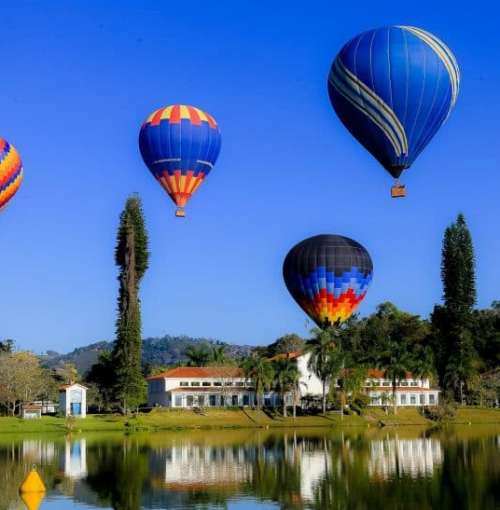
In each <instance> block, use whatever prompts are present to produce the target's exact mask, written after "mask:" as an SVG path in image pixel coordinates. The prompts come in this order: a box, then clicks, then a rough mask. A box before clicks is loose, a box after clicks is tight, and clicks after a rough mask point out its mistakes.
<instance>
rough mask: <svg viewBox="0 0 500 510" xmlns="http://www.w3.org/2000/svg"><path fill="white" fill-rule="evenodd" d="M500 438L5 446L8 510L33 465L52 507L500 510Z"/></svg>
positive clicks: (1, 476)
mask: <svg viewBox="0 0 500 510" xmlns="http://www.w3.org/2000/svg"><path fill="white" fill-rule="evenodd" d="M499 432H500V431H499V429H498V428H497V429H489V430H485V429H480V428H476V429H471V428H468V429H455V430H447V431H443V432H429V431H415V430H410V429H400V430H395V431H386V430H381V431H380V430H358V431H355V430H353V431H350V432H344V433H342V432H338V431H333V432H332V431H329V432H326V433H325V432H324V431H320V430H314V431H308V430H301V431H295V432H293V431H289V432H278V431H275V432H273V431H258V432H255V431H223V432H207V431H198V432H178V433H168V434H163V433H161V434H160V433H159V434H150V435H144V436H143V435H136V436H122V435H98V436H87V437H85V438H75V437H68V438H60V439H57V440H41V439H36V438H35V439H24V440H20V439H6V438H5V437H3V438H1V439H0V509H4V508H5V509H7V508H13V507H14V506H15V505H17V504H18V502H19V497H18V494H17V488H18V486H19V483H20V482H21V480H22V478H23V476H24V475H25V473H26V472H27V470H28V469H29V467H30V466H31V465H32V464H33V463H35V464H37V465H39V466H40V470H41V474H42V477H43V478H44V481H45V482H46V484H47V487H48V490H49V497H48V499H47V500H46V501H45V502H44V509H47V510H50V504H51V501H50V496H51V495H55V494H65V495H67V496H69V497H71V498H72V499H74V500H75V501H81V502H84V503H86V504H87V505H89V506H91V507H94V508H98V507H102V506H111V507H112V508H115V509H119V510H136V509H139V508H190V507H196V508H224V507H227V504H228V502H230V501H237V500H240V499H242V498H253V499H254V500H259V501H260V502H261V503H262V504H263V505H264V506H265V505H266V504H267V503H268V502H269V503H271V502H272V503H273V504H276V503H278V504H279V505H280V506H281V508H287V509H288V508H289V509H295V508H296V509H299V508H318V509H319V508H334V509H335V508H339V509H340V508H347V509H358V508H359V509H362V508H370V509H374V510H377V509H382V508H383V509H384V510H387V509H390V508H404V509H405V510H407V509H409V510H411V509H419V510H425V509H431V508H443V509H447V508H450V509H451V508H453V509H459V508H470V509H476V508H477V509H481V510H487V509H490V508H492V509H493V508H498V507H499V503H500V455H499V453H500V440H499V437H500V436H499Z"/></svg>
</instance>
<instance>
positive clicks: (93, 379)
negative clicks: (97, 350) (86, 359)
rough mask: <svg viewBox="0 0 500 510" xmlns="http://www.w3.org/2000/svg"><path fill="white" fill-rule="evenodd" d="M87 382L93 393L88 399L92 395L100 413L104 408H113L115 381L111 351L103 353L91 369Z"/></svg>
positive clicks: (86, 378)
mask: <svg viewBox="0 0 500 510" xmlns="http://www.w3.org/2000/svg"><path fill="white" fill-rule="evenodd" d="M85 382H86V383H87V384H89V389H91V391H90V392H89V393H87V397H89V394H90V396H91V397H92V400H93V401H94V404H95V405H96V407H97V408H98V410H99V411H100V410H101V409H102V408H109V407H111V405H112V403H113V396H114V395H113V392H114V384H115V381H114V369H113V358H112V354H111V352H110V351H103V352H101V354H100V355H99V358H98V360H97V363H94V364H93V365H92V366H91V367H90V370H89V371H88V373H87V375H86V377H85ZM88 400H90V399H88ZM89 403H90V402H89Z"/></svg>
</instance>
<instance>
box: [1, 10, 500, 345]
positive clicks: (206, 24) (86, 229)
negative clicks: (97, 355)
mask: <svg viewBox="0 0 500 510" xmlns="http://www.w3.org/2000/svg"><path fill="white" fill-rule="evenodd" d="M271 5H272V7H271ZM499 17H500V7H498V5H497V4H496V3H495V2H493V1H491V2H472V3H469V4H468V5H467V9H462V8H461V7H460V5H459V4H457V3H456V2H444V1H441V2H434V1H432V2H431V1H428V2H425V1H407V2H401V1H398V2H395V1H394V2H357V3H352V2H351V3H349V2H344V3H339V2H333V1H328V2H292V1H287V2H282V3H278V2H256V1H248V2H233V1H217V2H215V1H212V2H207V1H200V2H160V1H157V2H150V1H136V2H123V1H121V2H118V1H116V2H111V1H107V2H104V1H95V2H84V1H71V2H70V1H65V2H55V1H54V2H46V1H38V2H23V1H16V2H8V3H5V5H3V7H2V38H1V39H2V41H1V46H0V50H1V54H2V66H1V73H2V79H1V101H0V136H3V137H5V138H7V139H8V140H10V141H11V142H12V143H13V144H14V145H15V146H16V147H17V148H18V149H19V151H20V153H21V156H22V158H23V161H24V166H25V171H26V179H25V182H24V185H23V187H22V189H21V191H20V193H19V194H18V196H17V197H16V198H15V200H14V201H13V202H12V204H11V207H10V208H9V209H8V210H7V211H6V212H5V213H4V214H3V215H1V216H0V272H1V273H0V274H1V275H0V337H12V338H15V339H16V340H17V342H18V345H19V347H23V348H30V349H34V350H35V351H44V350H46V349H55V350H59V351H63V352H64V351H68V350H70V349H72V348H74V347H76V346H79V345H85V344H87V343H90V342H92V341H97V340H100V339H111V338H113V333H114V321H115V308H116V304H115V300H116V293H117V282H116V274H117V272H116V268H115V266H114V261H113V249H114V244H115V232H116V227H117V223H118V216H119V214H120V211H121V209H122V207H123V204H124V201H125V199H126V197H127V195H128V194H129V193H131V192H135V191H137V192H139V193H140V195H141V197H142V199H143V202H144V210H145V214H146V219H147V226H148V229H149V233H150V239H151V252H152V256H151V266H150V269H149V271H148V273H147V274H146V277H145V279H144V283H143V286H142V300H143V325H144V327H143V330H144V335H145V336H150V335H153V336H156V335H162V334H165V333H170V334H181V333H185V334H188V335H194V336H197V335H203V336H211V337H216V338H220V339H223V340H225V341H228V342H238V343H242V342H244V343H248V344H263V343H268V342H270V341H272V340H274V339H275V338H276V337H277V336H279V335H281V334H283V333H286V332H292V331H295V332H298V333H300V334H306V332H307V329H306V322H305V316H304V314H303V312H302V311H301V310H300V309H299V308H298V307H297V305H296V304H295V303H294V302H293V301H292V299H291V298H290V296H289V295H288V293H287V291H286V289H285V287H284V285H283V282H282V276H281V264H282V260H283V257H284V256H285V254H286V253H287V251H288V249H289V248H290V247H291V246H292V245H293V244H295V243H296V242H298V241H300V240H302V239H303V238H305V237H308V236H311V235H314V234H319V233H336V234H343V235H347V236H349V237H352V238H354V239H356V240H358V241H360V242H361V243H362V244H363V245H364V246H365V247H366V248H367V249H368V250H369V251H370V253H371V255H372V258H373V262H374V268H375V275H374V281H373V284H372V287H371V289H370V291H369V294H368V297H367V299H366V300H365V302H364V303H363V304H362V306H361V308H360V312H361V313H362V314H367V313H370V312H372V311H373V310H374V308H375V306H376V305H377V304H378V303H380V302H382V301H384V300H391V301H393V302H394V303H396V304H397V305H398V306H400V307H401V308H403V309H405V310H408V311H411V312H414V313H418V314H421V315H423V316H426V315H428V313H429V312H430V311H431V310H432V307H433V305H434V303H436V302H438V301H439V300H440V296H441V284H440V280H439V271H440V249H441V239H442V234H443V230H444V228H445V227H446V226H447V225H448V224H449V223H450V222H451V221H452V220H454V218H455V216H456V215H457V213H458V212H459V211H463V212H464V214H465V216H466V219H467V221H468V223H469V226H470V229H471V231H472V234H473V239H474V243H475V249H476V257H477V286H478V305H479V306H482V307H484V306H488V305H489V304H490V303H491V301H492V300H493V299H499V298H500V294H499V292H498V282H500V264H499V263H498V256H499V255H498V254H499V251H500V234H499V227H498V218H499V216H500V192H499V187H500V173H499V171H498V168H499V163H500V144H499V142H498V134H499V124H498V119H499V118H500V101H499V100H498V89H499V85H500V66H499V65H498V60H499V48H500V32H499V31H498V19H499ZM386 24H410V25H416V26H419V27H422V28H425V29H427V30H429V31H431V32H433V33H435V34H436V35H437V36H439V37H441V38H442V39H443V40H444V41H445V42H446V43H447V44H448V45H449V46H450V47H451V48H452V49H453V51H454V52H455V54H456V56H457V59H458V61H459V64H460V67H461V71H462V88H461V92H460V97H459V101H458V104H457V107H456V109H455V111H454V112H453V114H452V116H451V117H450V119H449V121H448V123H447V124H446V125H445V126H443V128H442V129H441V131H440V132H439V133H438V135H437V136H436V137H435V139H434V140H433V141H432V142H431V144H430V145H429V146H428V147H427V149H426V151H425V152H424V153H423V154H422V155H421V157H420V158H419V159H418V160H417V162H416V164H415V165H414V167H413V168H412V169H411V170H410V171H409V172H408V173H407V175H406V177H405V182H406V184H407V185H408V191H409V194H408V198H407V199H405V200H399V201H397V200H391V199H390V197H389V187H390V185H391V179H390V177H389V176H388V174H386V173H385V172H384V171H383V170H382V169H381V168H380V166H379V165H378V163H377V162H376V161H375V160H374V159H373V158H372V157H371V156H370V155H369V154H367V153H366V151H364V149H362V148H361V147H360V146H359V145H358V143H357V142H356V141H354V140H353V139H352V138H351V136H350V135H349V134H348V133H347V131H346V130H345V128H344V127H343V126H342V125H341V124H340V122H339V120H338V119H337V118H336V116H335V114H334V112H333V110H332V108H331V106H330V103H329V100H328V96H327V92H326V78H327V73H328V70H329V67H330V64H331V61H332V59H333V58H334V56H335V54H336V53H337V51H338V50H339V49H340V47H341V46H342V44H343V43H344V42H345V41H346V40H348V39H349V38H350V37H351V36H353V35H355V34H356V33H358V32H360V31H363V30H365V29H369V28H372V27H376V26H380V25H386ZM176 102H180V103H190V104H194V105H197V106H199V107H201V108H203V109H206V110H207V111H209V112H210V113H212V114H213V115H214V116H215V117H216V119H217V120H218V122H219V124H220V127H221V130H222V136H223V141H222V151H221V155H220V158H219V161H218V164H217V166H216V168H215V170H214V172H213V173H211V175H210V176H209V178H208V179H207V181H206V182H205V183H204V185H203V187H202V188H200V190H199V191H198V193H197V194H196V195H195V197H194V198H193V199H192V200H191V202H190V204H189V206H188V217H187V219H186V220H185V221H182V220H176V219H175V218H174V216H173V213H174V207H173V204H172V203H171V202H170V199H169V198H168V197H167V196H166V195H165V194H164V192H163V190H162V189H161V188H160V186H159V185H158V184H157V183H156V182H155V181H154V180H153V178H152V177H151V175H150V174H149V172H148V170H147V169H146V167H145V166H144V164H143V162H142V160H141V157H140V155H139V151H138V147H137V137H138V130H139V128H140V125H141V123H142V121H143V119H144V118H145V117H146V116H147V115H148V114H149V113H150V112H151V111H152V110H154V109H156V108H159V107H161V106H165V105H167V104H171V103H176ZM309 327H310V324H309Z"/></svg>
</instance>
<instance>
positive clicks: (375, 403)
mask: <svg viewBox="0 0 500 510" xmlns="http://www.w3.org/2000/svg"><path fill="white" fill-rule="evenodd" d="M372 405H373V406H379V405H380V397H372Z"/></svg>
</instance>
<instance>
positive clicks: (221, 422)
mask: <svg viewBox="0 0 500 510" xmlns="http://www.w3.org/2000/svg"><path fill="white" fill-rule="evenodd" d="M433 423H434V422H431V421H430V420H427V419H425V418H424V417H423V416H421V414H420V413H419V412H418V410H417V409H416V408H411V407H407V408H398V412H397V414H396V415H394V414H392V410H389V414H386V413H385V412H384V411H383V410H382V409H378V408H369V409H367V410H365V412H364V414H363V416H358V415H355V414H352V415H348V416H344V418H343V420H341V417H340V415H339V414H338V413H328V414H327V415H326V416H323V415H317V416H297V418H296V419H293V418H292V417H291V416H288V417H287V418H283V417H282V416H281V415H279V414H268V413H265V412H264V411H259V410H256V409H254V410H252V409H245V410H241V409H234V410H233V409H208V410H206V411H205V412H204V413H203V414H200V413H195V412H194V411H191V410H184V409H182V410H181V409H158V410H154V411H152V412H150V413H139V414H138V415H137V416H135V415H134V416H127V417H125V416H120V415H89V416H87V417H86V418H80V419H74V420H66V419H65V418H55V417H43V418H41V419H38V420H23V419H21V418H12V417H0V434H1V433H13V434H15V433H22V434H25V433H54V432H55V433H67V432H92V431H96V432H97V431H122V432H124V431H131V432H132V431H133V432H136V431H137V432H140V431H154V430H175V429H222V428H279V427H352V426H355V427H367V426H370V425H372V426H381V425H384V426H405V425H420V426H428V425H432V424H433ZM450 423H456V424H469V423H470V424H500V410H498V409H481V408H474V407H471V408H459V409H458V410H457V413H456V415H455V417H454V418H453V419H452V420H451V421H450Z"/></svg>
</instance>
